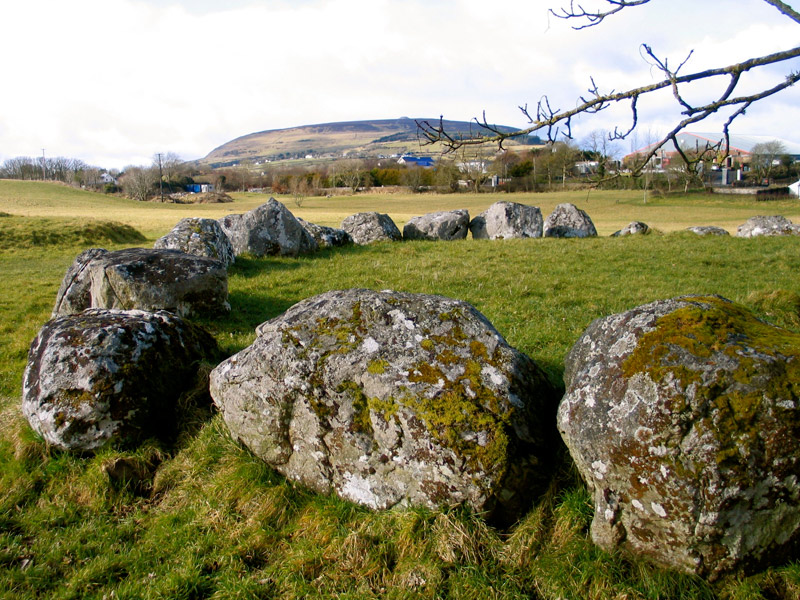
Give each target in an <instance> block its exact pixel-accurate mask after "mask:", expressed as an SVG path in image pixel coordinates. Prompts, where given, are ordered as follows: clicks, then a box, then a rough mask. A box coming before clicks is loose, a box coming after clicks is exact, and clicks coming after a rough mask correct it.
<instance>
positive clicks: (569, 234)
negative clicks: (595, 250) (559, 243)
mask: <svg viewBox="0 0 800 600" xmlns="http://www.w3.org/2000/svg"><path fill="white" fill-rule="evenodd" d="M596 235H597V230H596V229H595V227H594V223H592V219H591V218H589V215H588V214H586V212H585V211H583V210H581V209H580V208H578V207H577V206H575V205H574V204H569V203H565V204H559V205H558V206H556V207H555V209H553V212H552V213H550V215H549V216H548V217H547V219H546V220H545V222H544V237H555V238H585V237H594V236H596Z"/></svg>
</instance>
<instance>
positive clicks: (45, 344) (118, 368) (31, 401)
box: [22, 309, 217, 452]
mask: <svg viewBox="0 0 800 600" xmlns="http://www.w3.org/2000/svg"><path fill="white" fill-rule="evenodd" d="M216 348H217V345H216V342H215V341H214V338H213V337H211V336H210V335H209V334H208V333H206V332H205V331H203V330H202V329H200V328H199V327H196V326H194V325H191V324H189V323H187V322H185V321H183V320H182V319H181V318H180V317H177V316H176V315H174V314H171V313H167V312H158V313H149V312H143V311H121V310H106V309H90V310H87V311H85V312H83V313H81V314H78V315H70V316H66V317H59V318H56V319H53V320H51V321H49V322H48V323H46V324H45V325H44V327H42V329H41V331H40V332H39V334H38V335H37V336H36V339H34V340H33V343H32V344H31V347H30V352H29V353H28V365H27V367H26V369H25V376H24V381H23V389H22V412H23V414H24V415H25V417H26V418H27V419H28V422H29V423H30V425H31V427H32V428H33V429H34V431H36V432H37V433H38V434H39V435H41V436H42V437H43V438H44V439H45V440H46V441H47V443H49V444H52V445H53V446H55V447H56V448H60V449H62V450H72V451H78V452H86V451H94V450H97V449H98V448H101V447H103V446H105V445H107V444H111V445H113V446H130V445H132V444H135V443H136V442H138V441H140V440H142V439H144V438H148V437H154V436H155V437H159V438H161V439H166V438H169V437H170V436H171V435H173V434H174V428H175V423H176V404H177V401H178V398H179V397H180V395H181V394H182V393H183V392H185V391H187V390H189V389H191V388H192V387H193V386H194V385H195V383H196V376H197V371H198V366H199V363H200V361H202V360H204V359H209V358H213V356H214V355H215V353H216Z"/></svg>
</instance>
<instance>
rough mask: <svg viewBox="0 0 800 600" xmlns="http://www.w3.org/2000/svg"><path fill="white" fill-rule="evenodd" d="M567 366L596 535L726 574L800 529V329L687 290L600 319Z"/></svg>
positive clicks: (566, 428)
mask: <svg viewBox="0 0 800 600" xmlns="http://www.w3.org/2000/svg"><path fill="white" fill-rule="evenodd" d="M564 378H565V382H566V385H567V390H566V394H565V396H564V398H563V399H562V402H561V405H560V406H559V410H558V425H559V429H560V431H561V435H562V437H563V438H564V441H565V442H566V443H567V446H568V447H569V450H570V453H571V454H572V457H573V458H574V460H575V463H576V465H577V467H578V470H579V471H580V473H581V474H582V475H583V477H584V478H585V479H586V481H587V482H588V484H589V487H590V488H591V489H592V490H593V494H594V503H595V514H594V519H593V521H592V528H591V531H592V539H593V540H594V541H595V542H596V543H597V544H599V545H600V546H602V547H603V548H605V549H607V550H615V549H623V550H626V551H628V552H630V553H632V554H635V555H638V556H641V557H644V558H647V559H649V560H651V561H653V562H655V563H656V564H659V565H662V566H665V567H671V568H675V569H678V570H681V571H684V572H688V573H696V574H699V575H701V576H705V577H709V578H711V579H714V578H716V577H718V576H719V575H720V574H721V573H723V572H726V571H733V570H738V569H744V570H747V569H749V568H754V567H759V566H762V565H765V564H768V563H774V562H778V561H780V560H781V559H782V558H783V557H784V556H785V555H786V553H787V552H789V551H791V550H792V548H793V546H794V545H795V544H796V543H797V541H798V540H799V539H800V481H798V477H799V476H800V406H798V402H800V336H798V335H797V334H794V333H790V332H789V331H786V330H783V329H780V328H777V327H774V326H772V325H769V324H767V323H765V322H763V321H760V320H758V319H757V318H755V317H754V316H753V314H752V313H750V312H749V311H748V310H746V309H745V308H743V307H741V306H739V305H736V304H734V303H732V302H730V301H728V300H725V299H723V298H720V297H718V296H687V297H682V298H675V299H672V300H664V301H659V302H653V303H651V304H648V305H645V306H641V307H638V308H635V309H633V310H630V311H627V312H625V313H622V314H617V315H613V316H610V317H606V318H604V319H598V320H596V321H595V322H593V323H592V324H591V325H590V326H589V328H588V329H587V330H586V332H585V333H584V334H583V336H582V337H581V338H580V339H579V340H578V342H577V343H576V344H575V346H574V347H573V349H572V350H571V351H570V353H569V355H568V357H567V362H566V372H565V375H564Z"/></svg>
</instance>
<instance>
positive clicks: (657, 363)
mask: <svg viewBox="0 0 800 600" xmlns="http://www.w3.org/2000/svg"><path fill="white" fill-rule="evenodd" d="M694 302H698V303H700V304H702V305H705V306H701V305H697V304H694V303H693V304H691V305H689V306H684V307H682V308H679V309H678V310H675V311H673V312H671V313H670V314H668V315H665V316H663V317H661V318H660V319H658V320H657V321H656V327H655V329H654V330H652V331H650V332H648V333H646V334H644V335H643V336H642V337H641V339H640V340H639V343H638V344H637V346H636V349H635V350H634V352H633V353H632V354H631V355H630V356H629V357H628V358H627V359H626V360H625V361H624V362H623V364H622V372H623V374H624V375H625V377H627V378H630V377H632V376H633V375H635V374H637V373H647V374H648V375H649V376H650V378H651V379H652V380H653V381H654V382H656V383H662V382H665V381H667V380H670V379H671V380H675V381H677V382H679V384H680V391H679V392H678V393H677V394H675V395H674V396H673V397H672V398H670V399H669V400H668V401H667V404H668V406H669V408H670V409H671V410H672V411H673V412H676V413H683V412H691V413H692V415H691V417H690V418H689V419H688V420H687V421H686V422H688V423H690V424H692V426H693V427H694V428H695V431H696V433H698V434H700V435H703V436H709V435H710V436H712V437H713V438H714V439H715V440H716V446H717V451H716V456H715V461H716V463H717V464H718V465H721V464H727V465H728V466H730V467H731V468H735V467H736V465H738V464H739V462H740V461H745V460H746V459H747V456H746V455H747V453H748V452H749V451H748V450H747V449H748V448H754V447H758V446H760V445H762V444H763V431H762V428H763V426H762V424H761V421H762V419H763V418H765V415H764V413H765V410H764V406H763V405H764V403H765V402H770V403H776V402H777V401H779V400H789V401H792V402H793V403H794V402H797V401H798V399H800V335H798V334H795V333H792V332H789V331H786V330H783V329H780V328H778V327H774V326H772V325H769V324H767V323H764V322H763V321H760V320H759V319H757V318H756V317H755V316H754V315H753V314H752V313H750V312H749V311H748V310H747V309H745V308H743V307H741V306H739V305H736V304H733V303H729V302H726V301H724V300H722V299H720V298H717V297H701V298H698V299H696V300H694ZM688 357H694V358H691V362H690V361H687V358H688ZM731 362H733V364H734V365H735V367H734V368H733V369H732V370H730V369H723V368H714V365H715V363H716V364H721V363H727V364H730V363H731ZM692 363H695V365H696V366H692ZM709 366H710V367H711V368H708V367H709ZM692 396H693V398H694V399H693V401H692V402H690V401H689V400H690V398H691V397H692ZM709 409H711V410H714V411H715V416H714V418H713V422H712V421H711V420H710V419H708V418H706V417H703V413H704V412H705V411H706V410H709ZM795 412H796V411H795ZM790 421H791V422H790V423H787V426H788V427H789V428H790V429H792V430H794V431H800V421H798V417H796V416H795V413H794V412H793V413H792V415H791V419H790ZM795 421H798V422H795Z"/></svg>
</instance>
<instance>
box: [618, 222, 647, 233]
mask: <svg viewBox="0 0 800 600" xmlns="http://www.w3.org/2000/svg"><path fill="white" fill-rule="evenodd" d="M648 233H650V227H648V226H647V223H642V222H641V221H631V222H630V223H628V224H627V225H626V226H625V227H623V228H622V229H620V230H619V231H615V232H614V233H612V234H611V237H625V236H626V235H647V234H648Z"/></svg>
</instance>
